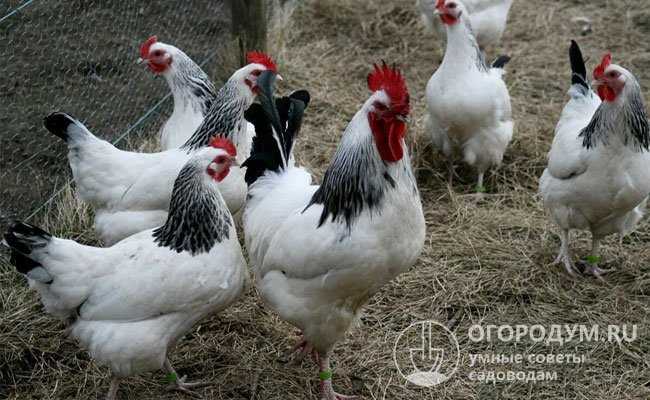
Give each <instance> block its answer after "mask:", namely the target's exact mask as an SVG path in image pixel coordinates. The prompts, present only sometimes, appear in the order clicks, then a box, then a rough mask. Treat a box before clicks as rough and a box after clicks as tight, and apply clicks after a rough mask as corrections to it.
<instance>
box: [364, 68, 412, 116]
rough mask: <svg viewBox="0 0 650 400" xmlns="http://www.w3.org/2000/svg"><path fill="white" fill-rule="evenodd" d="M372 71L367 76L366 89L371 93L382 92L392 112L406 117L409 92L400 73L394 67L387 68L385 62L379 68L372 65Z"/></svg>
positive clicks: (408, 108)
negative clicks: (386, 96) (389, 103)
mask: <svg viewBox="0 0 650 400" xmlns="http://www.w3.org/2000/svg"><path fill="white" fill-rule="evenodd" d="M373 66H374V68H375V69H374V71H372V72H371V73H369V74H368V89H370V91H372V92H377V91H379V90H383V91H384V92H386V94H387V95H388V97H390V102H391V108H392V109H393V111H395V112H397V113H399V114H402V115H406V114H408V113H409V111H410V105H409V91H408V88H407V87H406V81H405V80H404V77H403V76H402V73H401V72H400V70H399V69H397V68H396V67H395V66H394V65H393V66H392V67H389V66H388V65H387V64H386V62H385V61H382V63H381V66H379V65H377V64H374V65H373Z"/></svg>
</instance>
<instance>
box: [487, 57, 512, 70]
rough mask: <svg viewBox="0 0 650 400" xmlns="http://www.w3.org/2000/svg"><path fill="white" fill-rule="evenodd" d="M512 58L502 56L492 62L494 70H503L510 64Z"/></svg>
mask: <svg viewBox="0 0 650 400" xmlns="http://www.w3.org/2000/svg"><path fill="white" fill-rule="evenodd" d="M510 60H511V58H510V56H508V55H505V54H504V55H500V56H499V57H497V58H496V60H494V61H493V62H492V68H503V67H505V66H506V64H508V62H510Z"/></svg>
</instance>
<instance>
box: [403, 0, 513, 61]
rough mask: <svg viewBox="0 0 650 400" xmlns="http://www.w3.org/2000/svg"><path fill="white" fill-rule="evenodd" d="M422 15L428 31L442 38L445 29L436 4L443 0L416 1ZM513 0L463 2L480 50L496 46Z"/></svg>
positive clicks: (469, 0) (470, 0)
mask: <svg viewBox="0 0 650 400" xmlns="http://www.w3.org/2000/svg"><path fill="white" fill-rule="evenodd" d="M416 1H417V7H418V9H419V10H420V12H421V13H422V21H423V22H424V24H425V25H426V26H427V28H429V29H430V30H432V31H433V30H435V31H436V32H438V33H439V34H440V35H442V36H443V37H444V34H445V27H444V25H443V24H442V23H441V21H440V18H439V16H438V11H437V10H436V4H440V3H444V0H416ZM512 2H513V0H464V1H463V4H464V5H465V7H466V10H467V14H468V16H469V20H470V22H471V24H472V30H473V31H474V36H475V37H476V41H477V42H478V45H479V46H480V48H481V49H485V48H486V47H487V46H494V45H497V44H498V43H499V42H500V41H501V36H503V31H504V30H505V29H506V22H507V21H508V12H509V11H510V6H512Z"/></svg>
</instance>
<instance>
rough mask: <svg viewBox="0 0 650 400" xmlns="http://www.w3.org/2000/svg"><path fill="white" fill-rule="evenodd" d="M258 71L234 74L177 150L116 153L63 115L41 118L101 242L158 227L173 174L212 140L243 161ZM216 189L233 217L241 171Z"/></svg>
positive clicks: (239, 200) (256, 67)
mask: <svg viewBox="0 0 650 400" xmlns="http://www.w3.org/2000/svg"><path fill="white" fill-rule="evenodd" d="M264 69H266V67H265V66H264V65H261V64H255V63H254V64H249V65H247V66H245V67H243V68H241V69H239V70H238V71H237V72H235V73H234V74H233V76H232V77H231V78H230V79H229V80H228V82H227V83H226V84H225V85H224V87H223V88H222V89H221V90H220V91H219V95H218V96H217V98H215V99H214V100H213V102H212V105H211V109H210V110H211V111H210V113H209V115H208V116H206V118H205V120H204V122H203V123H202V124H201V125H200V126H199V128H197V130H196V132H195V133H194V134H193V136H192V137H191V138H190V139H189V140H188V141H187V143H186V144H185V145H184V146H183V147H181V148H175V149H170V150H166V151H162V152H159V153H136V152H128V151H122V150H119V149H117V148H115V147H114V146H113V145H112V144H110V143H109V142H107V141H104V140H101V139H99V138H97V137H96V136H94V135H93V134H92V133H90V132H89V131H88V130H87V129H86V127H84V126H83V125H82V124H81V123H79V122H78V121H76V120H74V119H72V118H71V117H69V116H67V115H64V114H53V116H50V117H48V119H46V127H47V128H48V129H49V130H50V131H52V132H53V133H54V134H56V135H57V136H60V137H62V138H63V139H64V140H66V142H67V144H68V148H69V153H68V160H69V162H70V168H71V169H72V174H73V177H74V179H75V183H76V188H77V193H78V195H79V196H80V197H81V199H82V200H84V201H86V202H88V203H90V204H91V205H92V206H93V208H94V209H95V230H96V232H97V235H98V236H99V237H100V238H101V240H102V241H103V242H104V244H107V245H110V244H113V243H116V242H117V241H119V240H121V239H123V238H125V237H127V236H129V235H132V234H134V233H137V232H141V231H143V230H145V229H150V228H153V227H155V226H158V225H161V224H162V223H163V222H164V221H165V218H166V213H167V209H168V207H169V199H170V196H171V190H172V183H173V181H174V179H175V177H176V176H177V175H178V171H180V169H181V167H182V166H183V165H184V164H185V162H186V161H187V160H188V159H189V158H190V157H191V155H192V153H193V152H194V151H196V150H197V149H200V148H201V147H203V146H205V145H207V144H208V142H209V140H210V139H211V138H212V137H213V136H215V135H223V136H225V137H228V138H229V139H230V140H232V141H233V142H234V144H235V147H236V152H237V157H238V161H239V162H243V161H244V160H245V159H246V158H247V157H248V155H249V152H250V144H251V140H252V138H251V136H250V132H247V131H246V126H247V125H246V121H245V119H244V112H245V110H246V109H247V108H248V107H249V106H250V104H252V102H253V100H254V98H255V95H254V93H253V91H252V90H251V87H249V84H254V82H255V79H257V78H256V75H254V74H253V73H257V72H255V71H260V70H264ZM247 82H248V83H247ZM251 82H252V83H251ZM48 120H49V121H50V122H48ZM55 120H56V121H59V122H60V123H57V122H56V121H55ZM219 190H220V191H221V194H222V195H223V197H224V199H225V200H226V204H227V205H228V208H229V209H230V211H231V212H232V213H233V214H235V213H237V212H238V211H239V209H240V208H241V207H242V205H243V203H244V201H245V199H246V190H247V188H246V183H245V182H244V179H243V171H242V170H240V168H239V167H233V168H232V171H231V172H230V174H229V175H228V177H227V178H226V179H225V180H224V181H223V182H220V183H219Z"/></svg>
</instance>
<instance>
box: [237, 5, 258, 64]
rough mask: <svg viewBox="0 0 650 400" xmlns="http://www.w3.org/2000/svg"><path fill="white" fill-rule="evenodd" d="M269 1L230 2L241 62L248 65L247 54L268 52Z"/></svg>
mask: <svg viewBox="0 0 650 400" xmlns="http://www.w3.org/2000/svg"><path fill="white" fill-rule="evenodd" d="M266 2H267V0H230V9H231V13H232V33H233V36H234V37H235V40H237V43H238V45H239V61H240V64H241V65H245V64H246V52H248V51H250V50H260V51H266V50H267V49H266V30H267V10H266Z"/></svg>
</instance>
